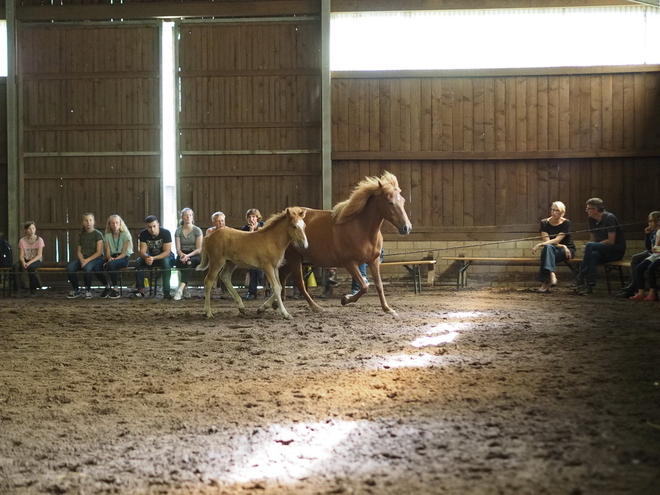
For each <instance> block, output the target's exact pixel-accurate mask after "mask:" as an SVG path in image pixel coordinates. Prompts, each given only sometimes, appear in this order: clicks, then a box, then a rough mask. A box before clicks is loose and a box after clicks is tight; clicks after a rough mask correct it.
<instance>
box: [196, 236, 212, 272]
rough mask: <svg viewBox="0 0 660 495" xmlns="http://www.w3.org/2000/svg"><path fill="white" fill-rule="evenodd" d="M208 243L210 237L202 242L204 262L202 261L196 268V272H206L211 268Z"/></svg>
mask: <svg viewBox="0 0 660 495" xmlns="http://www.w3.org/2000/svg"><path fill="white" fill-rule="evenodd" d="M207 241H208V237H205V238H204V240H203V241H202V261H200V263H199V265H197V268H195V270H199V271H200V272H201V271H202V270H206V269H207V268H208V267H209V253H208V250H207V249H206V244H207Z"/></svg>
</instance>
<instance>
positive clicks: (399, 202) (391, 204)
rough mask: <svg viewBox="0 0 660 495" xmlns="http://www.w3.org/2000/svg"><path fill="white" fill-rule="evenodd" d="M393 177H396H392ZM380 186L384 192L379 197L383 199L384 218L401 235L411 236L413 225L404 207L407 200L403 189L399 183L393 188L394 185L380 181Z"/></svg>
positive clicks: (381, 209) (382, 210)
mask: <svg viewBox="0 0 660 495" xmlns="http://www.w3.org/2000/svg"><path fill="white" fill-rule="evenodd" d="M390 175H391V174H390ZM383 177H386V176H383ZM392 177H394V176H393V175H392ZM394 180H395V181H396V177H394ZM378 185H379V187H380V188H381V190H382V192H381V194H380V195H379V196H380V197H382V202H381V208H380V211H381V214H382V215H383V218H384V219H385V220H387V221H388V222H390V223H391V224H392V225H394V226H395V227H396V229H397V230H398V231H399V234H401V235H407V234H410V232H411V231H412V223H410V219H408V214H407V213H406V210H405V208H404V207H403V205H404V204H405V203H406V200H405V199H404V198H403V196H401V189H400V188H399V185H398V183H396V184H395V185H394V187H393V185H392V184H388V183H383V182H381V181H380V180H379V181H378Z"/></svg>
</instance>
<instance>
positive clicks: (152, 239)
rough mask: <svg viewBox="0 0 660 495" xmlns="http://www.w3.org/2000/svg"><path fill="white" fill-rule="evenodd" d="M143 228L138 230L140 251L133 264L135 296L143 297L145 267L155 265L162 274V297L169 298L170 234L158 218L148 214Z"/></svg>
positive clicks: (172, 256) (170, 272)
mask: <svg viewBox="0 0 660 495" xmlns="http://www.w3.org/2000/svg"><path fill="white" fill-rule="evenodd" d="M144 223H145V229H144V230H143V231H142V232H140V251H139V252H138V258H137V262H136V264H135V278H136V281H135V282H136V283H135V285H136V287H137V292H136V293H135V297H144V296H145V294H144V272H145V269H146V267H152V266H157V267H160V269H161V274H162V276H163V299H171V296H170V275H171V274H172V270H171V268H172V265H173V264H174V255H173V254H172V234H171V233H170V231H169V230H167V229H164V228H162V227H161V226H160V223H159V222H158V218H156V217H155V216H154V215H149V216H148V217H147V218H145V219H144Z"/></svg>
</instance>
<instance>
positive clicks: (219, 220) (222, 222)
mask: <svg viewBox="0 0 660 495" xmlns="http://www.w3.org/2000/svg"><path fill="white" fill-rule="evenodd" d="M211 222H212V223H213V227H209V228H208V229H206V235H210V234H212V233H213V232H215V231H216V230H219V229H228V228H229V227H227V224H226V217H225V214H224V213H222V212H221V211H216V212H215V213H214V214H213V215H211Z"/></svg>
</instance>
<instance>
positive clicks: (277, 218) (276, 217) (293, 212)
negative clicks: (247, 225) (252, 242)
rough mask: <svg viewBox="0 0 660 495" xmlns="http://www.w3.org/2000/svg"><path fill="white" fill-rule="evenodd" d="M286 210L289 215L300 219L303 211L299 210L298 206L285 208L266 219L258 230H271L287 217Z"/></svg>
mask: <svg viewBox="0 0 660 495" xmlns="http://www.w3.org/2000/svg"><path fill="white" fill-rule="evenodd" d="M287 210H288V211H289V212H290V213H291V215H292V216H293V217H300V216H302V214H303V211H304V210H305V209H304V208H301V207H300V206H289V207H288V208H285V209H284V210H282V211H281V212H279V213H273V214H272V215H271V216H270V217H268V220H266V222H265V223H264V226H263V227H261V228H260V229H259V230H261V231H263V230H267V229H269V228H272V227H273V226H274V225H275V224H276V223H278V222H279V221H280V220H282V219H284V218H286V217H287Z"/></svg>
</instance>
